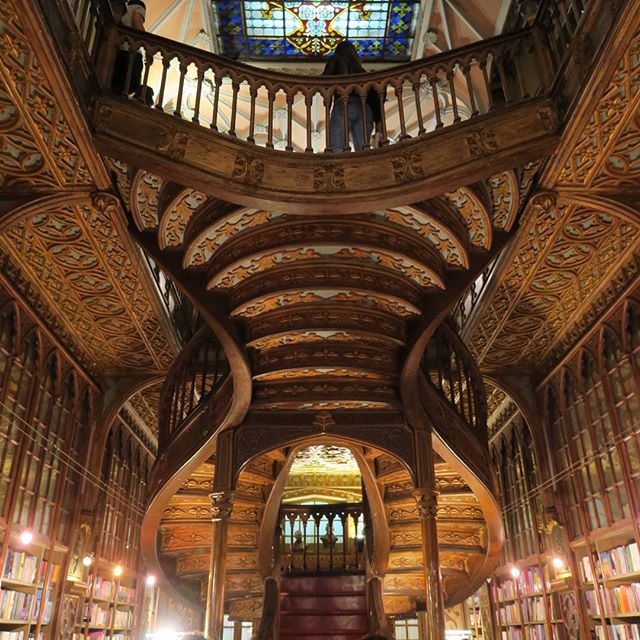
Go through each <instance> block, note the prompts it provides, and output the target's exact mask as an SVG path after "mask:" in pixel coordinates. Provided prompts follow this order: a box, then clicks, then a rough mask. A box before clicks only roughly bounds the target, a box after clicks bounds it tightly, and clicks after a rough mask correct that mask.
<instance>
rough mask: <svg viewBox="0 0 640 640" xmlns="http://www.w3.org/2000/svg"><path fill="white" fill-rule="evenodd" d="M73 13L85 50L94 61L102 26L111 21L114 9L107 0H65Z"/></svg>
mask: <svg viewBox="0 0 640 640" xmlns="http://www.w3.org/2000/svg"><path fill="white" fill-rule="evenodd" d="M66 2H67V4H68V5H69V8H70V9H71V12H72V14H73V18H74V22H75V23H76V26H77V28H78V34H79V36H80V39H81V41H82V43H83V45H84V49H85V52H86V53H87V55H88V56H89V58H90V59H91V60H92V61H93V62H95V61H96V59H97V56H98V51H99V46H100V43H101V42H100V37H101V34H102V30H103V27H104V26H105V25H106V24H109V23H111V22H113V19H114V11H113V6H112V4H111V2H110V1H109V0H66Z"/></svg>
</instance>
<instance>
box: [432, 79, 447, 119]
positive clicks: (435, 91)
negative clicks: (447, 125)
mask: <svg viewBox="0 0 640 640" xmlns="http://www.w3.org/2000/svg"><path fill="white" fill-rule="evenodd" d="M429 84H430V85H431V97H432V99H433V110H434V112H435V116H436V129H441V128H442V127H444V123H443V122H442V116H441V115H440V103H439V102H438V78H436V77H435V76H433V77H432V78H429Z"/></svg>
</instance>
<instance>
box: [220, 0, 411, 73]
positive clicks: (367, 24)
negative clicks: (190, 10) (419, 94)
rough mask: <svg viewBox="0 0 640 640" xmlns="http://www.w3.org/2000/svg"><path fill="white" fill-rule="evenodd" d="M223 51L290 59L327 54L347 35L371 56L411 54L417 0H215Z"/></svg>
mask: <svg viewBox="0 0 640 640" xmlns="http://www.w3.org/2000/svg"><path fill="white" fill-rule="evenodd" d="M212 2H213V7H214V10H215V13H216V17H217V21H218V33H219V45H220V52H221V53H222V54H225V55H229V56H233V57H236V56H239V57H248V58H252V59H260V58H272V59H273V58H280V59H291V58H300V57H314V58H321V57H326V56H328V55H329V54H330V53H331V52H332V51H333V49H334V48H335V46H336V44H338V42H340V41H341V40H345V39H348V40H350V41H351V42H353V43H354V44H355V46H356V48H357V49H358V52H359V54H360V55H361V57H362V58H364V59H369V60H389V61H393V60H397V61H403V60H408V59H409V58H410V56H411V46H412V44H413V38H414V35H415V28H416V21H417V14H418V10H419V7H420V2H419V0H212Z"/></svg>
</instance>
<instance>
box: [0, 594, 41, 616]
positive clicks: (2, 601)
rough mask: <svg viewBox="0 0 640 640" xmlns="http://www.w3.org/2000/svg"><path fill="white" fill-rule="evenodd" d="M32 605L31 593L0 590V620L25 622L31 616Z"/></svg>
mask: <svg viewBox="0 0 640 640" xmlns="http://www.w3.org/2000/svg"><path fill="white" fill-rule="evenodd" d="M32 603H33V594H32V593H23V592H22V591H8V590H5V589H0V619H2V620H24V621H27V620H29V619H30V616H31V609H32Z"/></svg>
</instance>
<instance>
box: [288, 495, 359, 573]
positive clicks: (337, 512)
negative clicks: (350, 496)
mask: <svg viewBox="0 0 640 640" xmlns="http://www.w3.org/2000/svg"><path fill="white" fill-rule="evenodd" d="M280 522H281V529H282V549H283V553H284V554H286V556H287V557H288V562H286V564H285V566H283V571H284V572H285V573H300V572H303V573H306V572H312V573H314V572H315V573H318V572H329V573H332V572H353V571H355V572H361V571H362V570H363V569H364V561H365V557H364V544H365V540H364V536H360V537H359V536H358V532H359V528H362V527H363V524H364V505H363V504H362V503H356V504H347V503H345V504H331V505H283V506H282V507H281V509H280ZM323 526H324V528H325V530H324V532H323V531H322V530H321V527H323ZM352 534H353V535H352Z"/></svg>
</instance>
